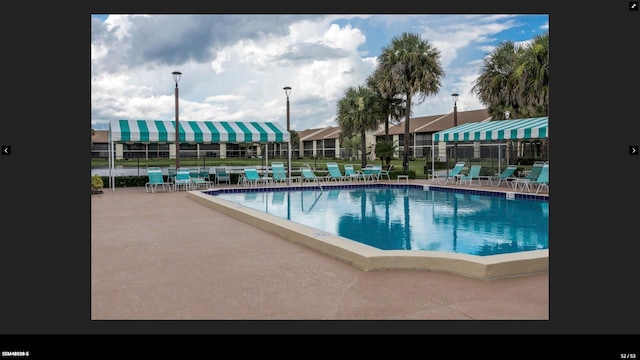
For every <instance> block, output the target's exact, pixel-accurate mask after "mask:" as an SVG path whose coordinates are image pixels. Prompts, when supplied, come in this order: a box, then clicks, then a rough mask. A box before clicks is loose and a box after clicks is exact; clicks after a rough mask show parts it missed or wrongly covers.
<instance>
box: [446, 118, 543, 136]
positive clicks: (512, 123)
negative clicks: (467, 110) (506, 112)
mask: <svg viewBox="0 0 640 360" xmlns="http://www.w3.org/2000/svg"><path fill="white" fill-rule="evenodd" d="M548 137H549V117H538V118H529V119H517V120H497V121H483V122H475V123H467V124H463V125H460V126H456V127H453V128H450V129H447V130H443V131H439V132H437V133H435V134H433V142H438V141H453V142H456V141H493V140H511V139H543V138H548Z"/></svg>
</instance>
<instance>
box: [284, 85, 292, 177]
mask: <svg viewBox="0 0 640 360" xmlns="http://www.w3.org/2000/svg"><path fill="white" fill-rule="evenodd" d="M282 89H283V90H284V94H285V95H287V132H288V133H289V142H288V143H287V179H289V181H291V132H290V131H291V124H290V123H291V120H290V118H289V95H290V94H291V87H290V86H285V87H283V88H282Z"/></svg>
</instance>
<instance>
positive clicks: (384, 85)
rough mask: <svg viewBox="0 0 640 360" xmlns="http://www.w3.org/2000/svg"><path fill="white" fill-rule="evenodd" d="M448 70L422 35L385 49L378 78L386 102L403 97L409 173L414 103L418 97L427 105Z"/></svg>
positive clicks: (396, 39) (407, 35)
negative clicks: (411, 122)
mask: <svg viewBox="0 0 640 360" xmlns="http://www.w3.org/2000/svg"><path fill="white" fill-rule="evenodd" d="M443 76H444V70H443V69H442V65H441V64H440V51H439V50H438V49H436V48H435V47H433V46H431V44H430V43H429V42H428V41H427V40H422V39H421V38H420V35H419V34H412V33H403V34H402V35H400V36H396V37H394V38H393V39H392V40H391V43H390V44H389V45H387V46H385V47H383V48H382V53H381V54H380V57H379V58H378V66H377V68H376V70H375V72H374V78H375V80H376V82H377V83H378V89H379V90H380V93H381V94H382V95H383V96H384V97H385V98H388V99H389V98H394V97H396V96H398V95H400V96H402V97H403V98H404V100H405V101H406V103H405V112H404V118H405V126H404V151H403V160H402V166H403V170H404V171H405V172H407V171H408V170H409V136H410V124H409V120H410V118H411V101H412V97H413V96H414V95H418V101H417V103H419V102H420V101H423V100H424V99H425V97H426V96H427V95H432V94H436V93H438V90H439V89H440V86H441V85H442V82H441V79H442V77H443Z"/></svg>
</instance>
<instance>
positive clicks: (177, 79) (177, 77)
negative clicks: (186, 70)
mask: <svg viewBox="0 0 640 360" xmlns="http://www.w3.org/2000/svg"><path fill="white" fill-rule="evenodd" d="M171 74H172V75H173V80H175V82H176V87H178V82H180V77H181V76H182V73H181V72H180V71H174V72H172V73H171Z"/></svg>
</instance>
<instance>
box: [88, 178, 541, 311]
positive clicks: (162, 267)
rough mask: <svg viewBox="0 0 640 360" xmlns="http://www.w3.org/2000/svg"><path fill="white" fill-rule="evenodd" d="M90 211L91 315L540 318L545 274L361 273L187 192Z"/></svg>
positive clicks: (121, 194) (97, 202)
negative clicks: (504, 275) (217, 209)
mask: <svg viewBox="0 0 640 360" xmlns="http://www.w3.org/2000/svg"><path fill="white" fill-rule="evenodd" d="M392 183H395V181H392ZM411 183H422V184H427V181H426V180H417V181H411ZM465 188H470V187H468V186H466V187H465ZM472 188H474V189H475V188H480V187H476V186H474V187H472ZM487 189H493V190H495V188H487ZM91 219H92V224H91V248H92V253H91V318H92V320H258V319H260V320H282V319H291V320H304V319H308V320H327V319H334V320H338V319H345V320H365V319H366V320H392V319H413V320H460V319H469V320H472V319H473V320H496V319H505V320H523V319H524V320H548V319H549V276H548V271H543V272H540V273H536V272H537V271H534V272H533V273H532V274H531V275H526V276H507V277H502V276H498V278H495V279H492V280H486V279H481V278H482V276H480V279H478V278H474V277H472V276H471V277H470V276H461V275H458V274H453V273H449V272H447V271H448V270H447V269H434V270H437V271H424V270H407V269H392V268H389V267H387V266H383V268H386V270H379V269H378V268H379V267H378V268H376V267H375V266H373V267H372V268H371V269H377V270H378V271H363V268H359V267H358V266H354V265H355V264H350V263H349V262H348V261H345V259H340V258H336V257H332V256H327V255H326V254H323V253H321V252H319V251H318V250H317V249H316V250H314V249H313V248H311V247H309V246H308V244H300V243H296V242H292V241H289V240H287V239H286V238H283V237H282V236H281V235H278V234H275V233H273V232H270V231H268V230H263V229H260V228H258V227H257V226H254V225H252V224H248V223H246V222H244V221H241V220H239V219H237V218H235V217H233V216H229V215H227V214H225V213H223V212H220V211H213V210H212V209H211V208H210V206H209V205H208V204H204V203H202V202H201V201H194V193H188V192H184V191H182V192H177V193H176V192H174V193H171V192H162V191H161V190H160V191H159V192H157V193H153V194H152V193H146V192H145V190H144V187H141V188H118V189H116V190H115V191H111V189H105V190H104V193H103V194H98V195H92V197H91ZM301 245H302V246H301ZM546 259H547V260H546V261H548V254H547V257H546ZM369 263H371V262H369ZM374 263H375V262H374ZM547 266H548V263H547ZM371 269H366V268H365V269H364V270H371ZM454 270H455V269H454ZM467 275H468V274H467ZM489 278H492V276H489Z"/></svg>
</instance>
